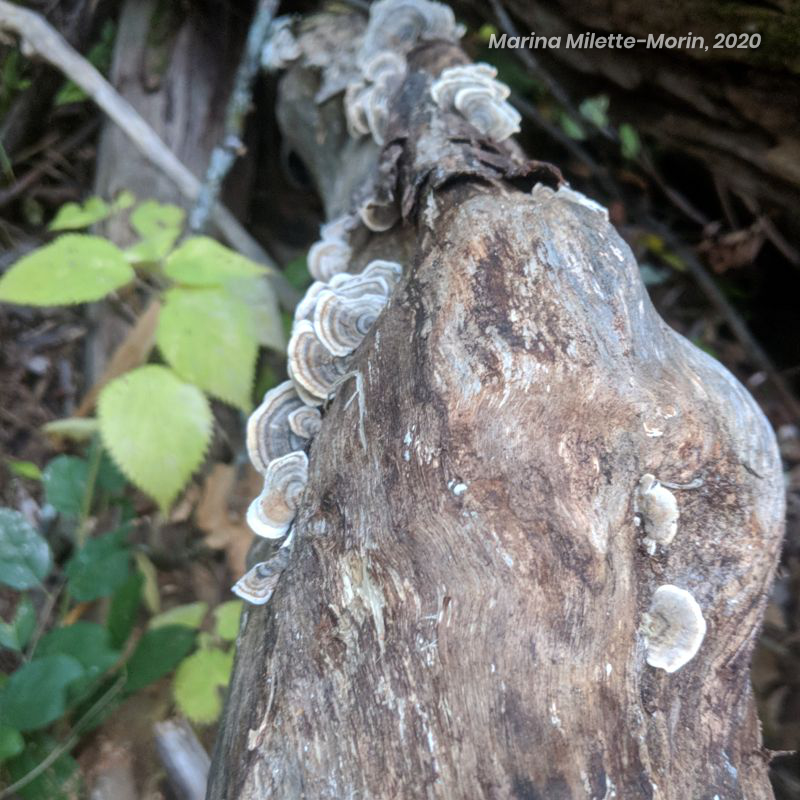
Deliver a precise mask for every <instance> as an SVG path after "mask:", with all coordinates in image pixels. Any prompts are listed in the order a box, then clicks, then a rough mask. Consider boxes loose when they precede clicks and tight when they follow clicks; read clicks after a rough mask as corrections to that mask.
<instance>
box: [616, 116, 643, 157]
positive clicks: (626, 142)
mask: <svg viewBox="0 0 800 800" xmlns="http://www.w3.org/2000/svg"><path fill="white" fill-rule="evenodd" d="M619 144H620V150H621V151H622V157H623V158H628V159H631V160H634V159H636V158H638V156H639V153H640V152H641V151H642V141H641V139H639V134H638V133H636V129H635V128H634V127H633V126H632V125H629V124H628V123H627V122H623V123H622V125H620V126H619Z"/></svg>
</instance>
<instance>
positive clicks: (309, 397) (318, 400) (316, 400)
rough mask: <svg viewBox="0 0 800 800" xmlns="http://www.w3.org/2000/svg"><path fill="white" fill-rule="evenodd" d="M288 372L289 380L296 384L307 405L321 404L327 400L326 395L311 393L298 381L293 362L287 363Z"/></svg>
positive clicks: (301, 397)
mask: <svg viewBox="0 0 800 800" xmlns="http://www.w3.org/2000/svg"><path fill="white" fill-rule="evenodd" d="M286 372H287V374H288V375H289V380H290V381H291V382H292V383H293V384H294V390H295V391H296V392H297V394H298V396H299V397H300V399H301V400H302V401H303V402H304V403H305V404H306V405H307V406H314V407H315V406H321V405H322V404H323V403H324V402H325V398H324V397H317V396H316V395H315V394H311V392H309V391H307V390H306V389H305V388H304V387H303V386H302V385H301V384H300V383H299V382H298V381H297V379H296V378H295V376H294V372H293V371H292V365H291V363H287V364H286Z"/></svg>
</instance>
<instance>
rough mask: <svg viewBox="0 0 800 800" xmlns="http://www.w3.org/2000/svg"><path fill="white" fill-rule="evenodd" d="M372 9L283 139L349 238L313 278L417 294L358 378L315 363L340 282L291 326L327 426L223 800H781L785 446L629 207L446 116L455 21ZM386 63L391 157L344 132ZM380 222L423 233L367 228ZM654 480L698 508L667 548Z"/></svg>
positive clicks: (327, 20)
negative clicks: (711, 345)
mask: <svg viewBox="0 0 800 800" xmlns="http://www.w3.org/2000/svg"><path fill="white" fill-rule="evenodd" d="M392 7H397V8H398V9H402V10H403V13H402V14H401V13H398V14H397V15H392V14H389V13H388V10H391V8H392ZM372 9H373V11H372V14H373V20H372V22H371V23H368V22H367V21H366V20H365V19H363V18H362V17H360V16H358V15H355V14H349V13H348V14H340V15H337V14H325V15H318V16H317V17H314V18H313V19H310V20H307V21H306V22H305V23H304V25H303V26H302V30H300V29H296V30H295V33H296V34H297V45H298V49H297V52H299V53H301V56H300V57H299V58H298V59H297V60H295V61H294V62H293V63H292V65H291V66H290V67H289V68H288V71H287V72H286V73H285V74H284V75H283V76H282V78H281V83H280V91H279V107H278V113H279V120H280V123H281V125H282V129H283V132H284V136H285V137H286V139H287V141H288V143H289V144H290V145H291V147H292V148H293V150H294V151H295V152H296V153H297V154H298V155H299V156H300V157H301V158H302V159H303V160H304V161H305V163H306V165H307V167H308V169H309V171H310V173H311V174H312V175H313V177H314V179H315V181H316V183H317V186H318V187H319V191H320V194H321V196H322V198H323V201H324V203H325V207H326V210H327V212H328V217H329V219H335V220H338V219H344V220H348V222H347V223H346V224H345V223H343V224H341V225H339V226H338V227H337V228H336V230H334V231H333V232H331V230H330V229H328V230H327V231H326V232H325V233H326V235H323V241H325V240H328V241H335V242H338V243H339V244H338V245H337V247H336V248H333V249H334V250H336V252H337V255H336V259H335V261H336V263H335V264H334V263H330V264H329V263H328V262H327V256H326V257H325V258H321V259H320V261H319V265H320V266H319V268H318V269H317V270H316V277H317V278H318V280H320V281H323V282H326V283H327V284H328V285H330V282H331V281H333V280H334V279H336V280H339V279H337V278H336V275H337V273H338V272H339V271H340V270H341V263H340V260H339V259H340V258H341V257H343V256H342V254H343V253H344V252H345V251H346V250H349V253H347V256H346V258H347V262H348V263H347V267H346V269H347V271H348V272H359V271H361V270H362V269H363V267H364V266H365V265H367V264H368V263H370V262H372V261H374V260H390V261H393V262H398V263H400V264H403V265H404V267H405V269H404V274H403V276H402V278H401V279H400V280H399V282H398V283H397V285H396V287H395V288H394V290H393V292H392V293H391V296H390V298H389V301H388V304H387V305H386V306H385V308H384V309H383V310H382V311H381V312H380V314H379V316H378V318H377V320H376V321H375V322H374V324H373V325H372V326H371V328H370V329H369V332H368V333H366V335H365V338H364V339H363V341H362V342H361V343H360V344H359V345H358V347H357V348H356V349H355V351H354V352H353V353H351V354H349V355H348V356H347V357H346V358H342V357H338V356H337V357H334V356H331V357H330V359H328V360H327V361H324V359H323V362H324V363H321V362H320V360H319V353H323V354H324V353H325V352H328V351H327V350H326V349H325V347H324V345H322V344H321V343H320V342H319V340H318V339H316V334H315V332H314V325H313V324H312V322H311V320H313V319H314V305H315V298H318V297H320V296H322V293H323V292H324V291H326V289H325V286H317V287H316V288H315V289H314V288H312V292H313V295H312V296H311V297H310V298H307V302H306V307H305V309H304V312H303V316H302V318H299V319H298V320H297V321H296V322H295V326H296V331H299V333H296V336H297V337H298V342H297V346H296V347H295V348H294V352H293V354H291V358H292V359H293V360H292V362H291V366H292V370H291V371H290V375H291V374H295V379H296V380H297V379H299V380H300V382H299V383H296V385H297V386H298V390H299V391H298V393H299V394H300V397H301V399H303V401H304V402H306V403H307V404H309V405H312V406H316V407H319V408H320V410H321V413H322V424H321V426H320V428H319V431H318V432H317V433H316V436H315V438H314V439H313V441H312V442H311V445H310V448H309V451H308V458H309V465H308V482H307V486H306V489H305V492H304V494H303V496H302V500H301V502H300V505H299V509H298V512H297V516H296V518H295V520H294V523H293V527H292V528H291V533H289V535H288V538H287V539H286V541H285V542H284V543H283V545H282V546H281V547H280V550H278V551H277V554H276V551H275V544H270V543H269V542H267V541H259V542H258V544H257V545H256V546H255V548H254V556H257V557H258V560H259V562H260V563H259V565H257V566H256V567H253V569H252V570H251V572H249V573H248V575H247V576H245V578H244V579H243V581H244V583H242V582H240V584H239V585H238V587H239V590H240V593H243V594H244V596H248V594H249V595H250V596H251V597H252V599H253V602H257V603H266V604H265V605H262V606H253V607H250V608H248V610H247V611H246V613H245V615H244V621H243V627H242V631H241V634H240V637H239V643H238V656H237V661H236V667H235V670H234V676H233V679H232V684H231V689H230V693H229V697H228V702H227V708H226V712H225V717H224V722H223V725H222V729H221V732H220V736H219V740H218V744H217V750H216V753H215V757H214V763H213V767H212V772H211V777H210V784H209V795H208V796H209V798H211V800H222V798H228V799H229V798H234V797H235V798H239V799H240V800H256V798H263V797H275V798H300V797H307V798H315V799H316V798H320V799H330V800H333V799H334V798H335V799H336V800H339V799H340V798H349V797H359V798H370V800H378V799H379V798H397V797H404V798H405V797H408V798H412V797H413V798H417V797H431V798H476V797H487V798H489V797H491V798H495V797H496V798H500V797H517V798H547V800H560V799H561V798H579V797H587V798H591V797H594V798H612V797H618V798H626V800H628V799H629V798H658V799H659V800H685V798H689V797H691V798H708V800H711V798H713V797H714V796H715V795H716V796H719V797H720V798H723V797H724V798H726V800H734V798H740V799H743V798H747V800H758V798H769V797H771V796H772V793H771V790H770V788H769V783H768V780H767V768H766V759H765V757H764V755H763V754H762V751H761V742H760V732H759V727H758V720H757V718H756V714H755V709H754V706H753V702H752V696H751V692H750V687H749V674H748V667H749V659H750V653H751V649H752V645H753V639H754V636H755V634H756V631H757V628H758V625H759V622H760V620H761V615H762V612H763V608H764V603H765V601H766V594H767V589H768V587H769V584H770V581H771V579H772V576H773V572H774V569H775V565H776V559H777V553H778V549H779V546H780V537H781V530H782V517H783V489H782V480H781V472H780V465H779V461H778V455H777V449H776V446H775V441H774V438H773V434H772V431H771V429H770V427H769V424H768V423H767V421H766V419H765V418H764V416H763V414H762V413H761V411H760V410H759V409H758V407H757V406H756V404H755V402H754V401H753V400H752V398H751V397H750V396H749V395H748V393H747V392H746V391H745V390H744V389H743V388H742V386H741V385H740V384H739V383H738V382H737V381H736V380H735V379H734V378H733V376H731V375H730V374H729V373H728V372H727V371H726V370H725V369H724V368H723V367H722V366H720V364H718V363H717V362H716V361H714V360H713V359H712V358H710V357H709V356H708V355H706V354H705V353H703V352H702V351H700V350H699V349H697V348H696V347H694V346H693V345H692V344H690V343H689V342H688V341H686V340H685V339H684V338H682V337H681V336H679V335H678V334H676V333H675V332H674V331H672V330H671V329H670V328H669V327H668V326H667V325H666V324H665V323H664V322H663V321H662V320H661V319H660V318H659V316H658V314H657V313H656V311H655V309H654V308H653V306H652V305H651V303H650V300H649V299H648V296H647V293H646V291H645V289H644V287H643V285H642V282H641V280H640V277H639V272H638V268H637V265H636V262H635V260H634V258H633V256H632V255H631V252H630V250H629V249H628V247H627V245H626V244H625V242H624V241H623V240H622V239H621V238H620V237H619V235H618V234H617V233H616V231H615V230H614V228H613V227H612V226H611V225H610V224H609V222H608V218H607V215H606V214H605V212H604V210H603V209H602V208H600V207H599V206H597V205H596V204H595V203H593V202H592V201H590V200H588V199H586V198H584V197H583V196H581V195H580V194H578V193H576V192H574V191H572V190H570V189H569V188H568V187H566V186H564V185H563V183H562V181H561V178H560V176H559V174H558V172H557V170H555V169H554V168H552V167H549V166H548V165H545V164H541V163H538V162H535V161H529V160H527V159H526V157H525V156H524V155H523V154H522V153H521V152H520V150H519V148H518V146H517V145H516V144H515V143H514V142H513V140H512V139H507V140H504V141H497V140H496V139H495V140H491V139H488V138H486V137H485V135H484V134H483V133H482V132H481V130H480V129H479V128H478V127H477V126H474V125H472V124H471V123H470V121H469V119H468V116H469V115H467V116H465V115H464V114H463V113H462V112H461V111H460V110H459V109H458V108H457V107H456V106H457V105H458V104H455V106H451V105H449V104H444V108H442V107H441V106H440V105H439V104H438V103H437V102H436V101H435V100H434V98H433V97H432V96H431V87H432V86H433V85H434V83H435V81H436V80H437V79H438V78H439V77H440V76H441V74H442V73H443V71H444V70H446V69H448V68H452V67H458V66H464V65H465V64H466V63H467V59H466V57H465V56H464V54H463V52H462V51H461V50H460V49H459V47H458V44H457V35H458V31H457V30H455V26H451V25H450V22H449V21H448V20H450V19H451V18H450V16H449V15H447V14H446V13H443V12H442V11H441V7H440V6H436V5H435V4H430V3H426V2H424V0H381V2H379V3H375V4H374V5H373V6H372ZM376 20H380V21H381V26H383V27H382V28H381V29H379V30H377V29H375V27H374V23H375V21H376ZM392 20H398V21H399V22H398V25H401V29H395V28H391V25H392ZM420 20H421V21H422V22H420ZM425 20H428V22H425ZM412 22H413V24H412ZM401 23H402V24H401ZM423 23H424V24H423ZM425 24H430V25H431V26H432V29H434V30H436V32H437V33H436V36H426V35H424V34H423V33H421V31H424V30H425V28H424V25H425ZM387 26H388V27H387ZM448 26H450V27H448ZM409 36H410V37H412V38H413V41H411V42H409V40H408V37H409ZM381 37H382V38H381ZM366 45H369V48H367V50H369V49H373V50H380V49H381V48H383V49H391V50H393V51H394V52H395V53H397V54H398V55H399V56H402V57H403V58H404V59H405V62H406V69H405V70H404V71H401V72H402V76H403V77H402V82H398V83H397V86H396V88H394V89H393V90H391V91H388V93H387V94H386V95H385V96H381V97H370V99H369V103H370V104H375V106H376V108H377V107H379V108H380V109H381V115H380V119H381V122H380V125H379V126H378V127H379V128H380V130H379V131H378V135H377V137H374V138H373V136H371V135H370V134H369V133H367V132H366V131H367V130H370V129H371V128H370V125H366V126H362V128H359V127H358V126H356V129H355V130H354V126H353V125H352V121H351V124H350V126H349V127H348V121H347V119H346V117H345V97H347V94H346V92H347V88H348V86H351V85H358V84H364V85H367V83H366V81H364V76H363V75H362V73H361V71H360V66H359V65H360V64H363V63H366V62H367V61H368V59H367V58H366V56H368V55H370V52H365V51H364V49H363V48H365V47H366ZM478 72H479V71H478ZM393 74H397V71H395V73H393ZM452 74H453V73H450V75H452ZM456 74H458V73H456ZM473 74H475V73H474V72H473ZM368 85H369V86H373V87H374V86H380V85H383V84H381V83H380V81H378V82H374V83H369V84H368ZM391 85H393V84H391ZM370 91H373V90H370ZM493 91H495V90H493ZM351 95H352V92H351ZM494 97H495V98H500V97H501V93H500V94H495V95H494ZM498 102H500V100H498ZM461 105H462V106H463V107H464V108H466V107H467V106H465V105H464V104H461ZM503 114H504V116H503V118H504V119H512V118H513V115H512V116H509V114H508V113H506V112H505V111H504V112H503ZM480 119H481V123H480V124H481V125H483V124H484V122H483V120H484V119H485V118H484V117H483V116H481V117H480ZM506 128H507V126H504V125H500V129H501V131H502V132H503V133H504V132H505V130H506ZM487 129H488V128H487ZM376 138H377V139H378V140H379V141H382V142H384V144H382V145H379V144H378V143H377V142H376ZM368 198H379V199H380V204H381V205H382V206H386V207H391V206H392V204H393V203H394V206H395V208H396V217H397V219H398V222H397V224H395V225H393V226H391V227H390V228H389V229H387V230H386V231H383V232H381V231H379V230H376V227H377V228H380V227H381V226H369V227H368V226H364V225H363V224H362V223H361V221H360V220H361V219H362V217H359V209H360V208H362V207H363V206H364V203H365V199H368ZM388 218H391V215H388ZM320 249H321V248H320ZM345 280H349V278H348V279H345ZM334 290H335V287H334ZM300 337H304V338H303V342H300V341H299V338H300ZM300 344H303V346H302V347H301V346H299V345H300ZM311 345H313V347H312V346H311ZM318 346H319V348H322V349H321V350H319V353H318V352H317V350H318ZM307 368H308V369H307ZM298 369H303V370H306V369H307V371H308V373H309V375H311V376H312V377H313V378H314V380H311V377H309V375H306V374H305V373H304V374H303V375H302V376H300V375H296V372H297V370H298ZM337 376H339V377H337ZM351 377H355V379H356V380H354V381H351V380H350V378H351ZM326 394H327V395H330V396H333V399H332V401H331V402H330V403H326V402H325V397H324V395H326ZM356 395H357V397H358V402H357V403H355V402H352V401H353V399H354V397H356ZM293 412H294V409H293ZM357 431H360V432H362V433H363V437H362V436H359V435H357ZM644 476H648V481H647V482H648V486H649V487H650V489H653V487H654V486H655V484H654V483H651V482H650V481H655V478H653V476H658V480H659V481H660V482H661V484H663V485H665V486H674V487H676V489H677V488H679V487H681V486H686V487H689V486H691V487H692V490H691V491H676V492H675V493H674V499H675V505H676V508H674V509H673V508H670V509H669V511H670V514H669V515H668V516H669V519H668V520H667V528H669V530H667V531H665V532H664V533H662V534H660V542H661V543H662V544H668V545H669V546H668V547H667V546H662V547H655V548H651V550H652V552H650V551H648V550H647V549H646V548H643V547H642V542H641V533H642V531H641V528H640V526H641V524H642V514H644V515H645V530H644V532H645V534H652V533H653V532H654V528H653V527H652V525H653V520H654V519H655V516H654V512H653V510H652V509H651V508H650V500H652V497H650V496H649V495H648V496H647V497H643V492H644V491H645V489H644V487H643V486H642V483H641V481H642V479H643V477H644ZM643 501H644V502H643ZM648 515H649V516H648ZM678 515H679V526H680V530H679V532H678V534H677V536H674V531H673V530H672V522H671V520H673V519H675V520H677V519H678ZM637 523H639V524H638V525H637ZM648 526H649V527H648ZM657 539H658V536H656V537H654V540H657ZM667 539H669V541H668V542H667V541H666V540H667ZM243 587H244V588H243ZM659 587H661V588H659ZM665 587H666V588H665ZM687 597H688V598H690V599H691V603H690V602H689V601H688V600H686V598H687ZM266 600H269V602H268V603H267V602H266ZM667 601H669V602H667ZM681 602H683V605H684V606H687V607H688V611H687V613H686V614H685V615H684V616H682V617H681V618H680V619H677V618H675V619H673V616H674V615H673V613H672V612H673V610H674V608H677V607H678V606H679V605H680V603H681ZM692 604H694V605H692ZM678 610H680V609H678ZM670 620H671V621H672V622H670ZM672 623H674V624H672ZM701 629H702V630H701ZM703 632H704V633H705V636H703V635H702V633H703ZM648 637H649V639H648ZM668 639H669V640H670V641H672V639H675V641H676V642H677V644H676V647H678V648H681V653H679V654H678V655H674V654H673V655H670V653H667V652H666V651H667V650H668V649H669V646H670V644H669V642H668V641H667V640H668ZM662 651H664V652H662ZM648 659H649V660H650V662H655V663H656V666H652V665H651V664H650V663H648ZM659 667H662V668H659Z"/></svg>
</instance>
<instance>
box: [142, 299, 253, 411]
mask: <svg viewBox="0 0 800 800" xmlns="http://www.w3.org/2000/svg"><path fill="white" fill-rule="evenodd" d="M156 342H157V343H158V346H159V348H160V350H161V353H162V354H163V356H164V358H165V359H166V360H167V361H168V362H169V364H170V366H172V367H173V369H174V370H175V372H177V373H178V374H179V375H180V376H181V377H182V378H185V379H186V380H188V381H191V382H192V383H194V384H196V385H197V386H199V387H200V388H201V389H205V390H206V391H207V392H209V393H210V394H212V395H214V396H215V397H218V398H219V399H220V400H224V401H225V402H227V403H231V404H232V405H235V406H238V407H239V408H242V409H244V410H248V409H249V408H250V405H251V404H250V392H251V390H252V387H253V372H254V370H255V363H256V357H257V355H258V343H257V341H256V338H255V335H254V331H253V323H252V318H251V315H250V312H249V309H248V307H247V306H246V305H245V304H244V303H241V302H240V301H238V300H237V299H236V298H234V297H233V296H232V295H231V294H230V293H229V292H226V291H225V290H223V289H170V290H169V291H168V292H167V293H166V294H165V296H164V307H163V308H162V309H161V316H160V317H159V320H158V330H157V332H156Z"/></svg>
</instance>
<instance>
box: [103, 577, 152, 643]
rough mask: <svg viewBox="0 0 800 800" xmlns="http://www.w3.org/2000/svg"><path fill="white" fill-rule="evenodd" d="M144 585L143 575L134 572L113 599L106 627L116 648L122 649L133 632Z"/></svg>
mask: <svg viewBox="0 0 800 800" xmlns="http://www.w3.org/2000/svg"><path fill="white" fill-rule="evenodd" d="M143 584H144V576H143V575H142V573H141V572H133V573H131V575H130V576H129V577H128V579H127V580H126V581H125V583H123V584H122V586H120V587H119V589H117V591H116V592H114V596H113V597H112V598H111V606H110V608H109V609H108V618H107V619H106V627H107V628H108V633H109V637H110V638H109V641H110V643H111V646H112V647H114V648H120V647H122V645H124V644H125V642H127V641H128V637H129V636H130V635H131V632H132V631H133V626H134V625H135V624H136V616H137V614H138V612H139V604H140V603H141V600H142V586H143Z"/></svg>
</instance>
